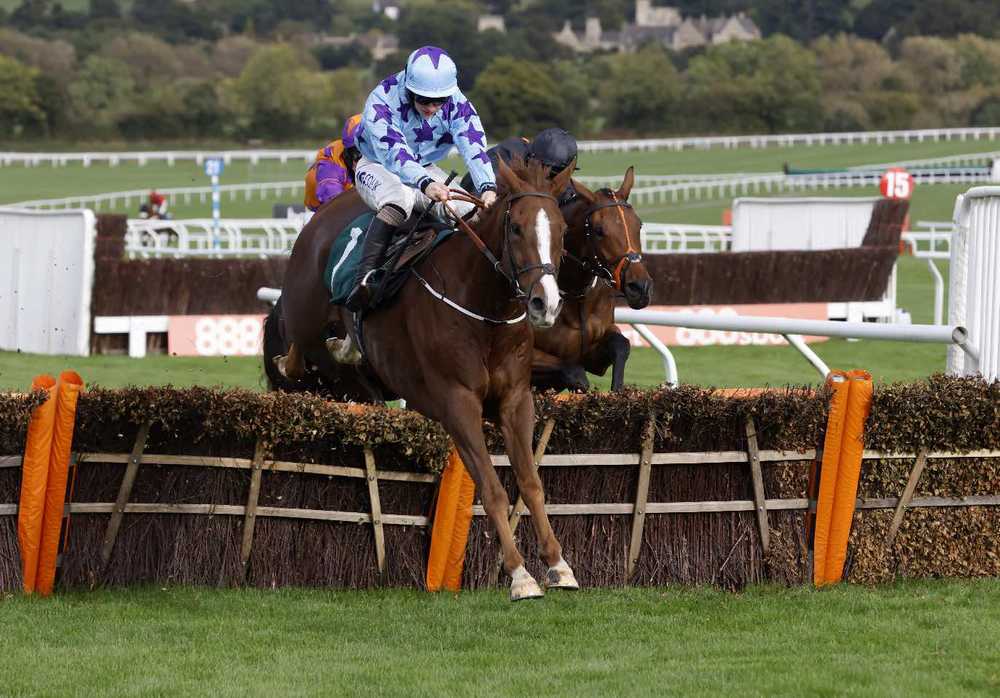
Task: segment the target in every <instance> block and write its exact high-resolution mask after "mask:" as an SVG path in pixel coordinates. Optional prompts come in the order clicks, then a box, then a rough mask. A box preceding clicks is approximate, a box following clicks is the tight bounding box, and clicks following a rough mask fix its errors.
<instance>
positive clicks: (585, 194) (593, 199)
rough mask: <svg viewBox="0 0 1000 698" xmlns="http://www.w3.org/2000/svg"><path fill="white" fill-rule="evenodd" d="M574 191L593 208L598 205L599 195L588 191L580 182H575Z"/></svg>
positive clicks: (575, 180)
mask: <svg viewBox="0 0 1000 698" xmlns="http://www.w3.org/2000/svg"><path fill="white" fill-rule="evenodd" d="M573 191H575V192H576V194H577V196H579V197H580V198H581V199H583V200H584V201H586V202H587V203H588V204H590V205H591V206H593V205H594V204H595V203H597V194H595V193H594V192H592V191H591V190H590V189H587V187H585V186H584V185H583V184H582V183H581V182H580V181H579V180H577V179H574V180H573Z"/></svg>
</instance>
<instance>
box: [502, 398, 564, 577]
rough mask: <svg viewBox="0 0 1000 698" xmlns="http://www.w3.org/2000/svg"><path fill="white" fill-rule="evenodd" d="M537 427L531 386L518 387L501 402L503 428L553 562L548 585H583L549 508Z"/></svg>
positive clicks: (543, 549) (547, 558) (545, 556)
mask: <svg viewBox="0 0 1000 698" xmlns="http://www.w3.org/2000/svg"><path fill="white" fill-rule="evenodd" d="M534 427H535V406H534V403H533V402H532V399H531V391H530V390H515V391H512V394H510V395H509V396H508V397H506V398H505V399H504V401H503V402H502V403H501V405H500V429H501V431H502V432H503V438H504V444H505V446H506V449H507V456H508V458H510V464H511V466H512V467H513V468H514V475H515V477H517V488H518V490H520V492H521V497H523V498H524V502H525V504H527V506H528V511H530V512H531V523H532V525H533V526H534V528H535V537H536V538H537V540H538V551H539V553H540V554H541V557H542V560H543V561H544V562H545V564H547V565H548V566H549V569H548V571H547V572H546V573H545V586H546V587H549V588H556V589H579V588H580V587H579V584H577V581H576V577H574V576H573V570H572V569H570V566H569V565H568V564H566V561H565V560H563V556H562V546H561V545H560V544H559V541H558V540H556V536H555V533H553V532H552V526H551V524H550V523H549V516H548V514H547V513H546V512H545V492H544V491H543V490H542V481H541V478H539V477H538V471H537V470H536V469H535V464H534V454H533V453H532V449H531V436H532V433H533V431H534Z"/></svg>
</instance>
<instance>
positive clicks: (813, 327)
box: [615, 190, 1000, 381]
mask: <svg viewBox="0 0 1000 698" xmlns="http://www.w3.org/2000/svg"><path fill="white" fill-rule="evenodd" d="M998 191H1000V190H998ZM997 298H998V296H997V295H994V296H993V302H992V305H993V306H994V308H996V307H997ZM615 322H619V323H627V324H630V325H633V326H634V325H636V324H642V325H666V326H669V327H688V328H691V329H702V330H720V331H725V332H765V333H770V334H780V335H784V336H785V337H786V338H788V339H789V343H790V344H791V345H792V346H793V347H795V348H796V349H797V350H798V351H799V352H800V353H802V355H803V356H804V357H805V358H806V359H807V360H808V361H809V363H810V364H812V365H813V367H815V368H816V370H817V371H819V372H820V373H821V374H823V375H825V374H826V372H828V369H827V368H826V365H825V364H823V362H822V361H821V360H820V359H819V357H818V356H815V354H814V353H813V352H812V351H811V350H810V349H808V347H806V345H805V343H804V342H801V341H799V340H800V337H801V336H802V335H816V336H820V337H848V338H854V339H881V340H890V341H896V342H933V343H940V344H948V345H949V362H950V354H951V352H952V351H955V352H957V353H963V352H964V354H965V355H967V360H970V361H978V359H977V358H976V357H978V356H979V346H980V345H977V344H976V343H975V342H974V341H973V340H972V338H971V336H970V334H969V333H968V332H967V331H966V329H965V328H964V327H961V326H956V325H890V324H885V323H876V322H831V321H829V320H803V319H799V318H782V317H763V316H759V317H758V316H754V317H751V316H747V315H730V316H723V315H707V314H699V313H693V312H667V311H662V310H632V309H631V308H615ZM796 335H798V337H796ZM803 348H805V351H803ZM658 350H659V349H658ZM660 351H661V353H662V350H660ZM668 352H669V350H668ZM663 359H664V361H665V362H666V361H667V360H668V359H667V356H666V355H664V356H663ZM671 360H672V359H671ZM950 371H951V369H950V364H949V372H950ZM676 379H677V378H676V374H675V375H673V376H670V375H669V374H668V380H673V381H676Z"/></svg>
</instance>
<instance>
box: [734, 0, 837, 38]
mask: <svg viewBox="0 0 1000 698" xmlns="http://www.w3.org/2000/svg"><path fill="white" fill-rule="evenodd" d="M753 17H754V19H755V20H756V21H757V24H758V25H759V26H760V30H761V33H763V34H764V36H770V35H772V34H784V35H786V36H790V37H792V38H794V39H797V40H799V41H811V40H813V39H815V38H816V37H818V36H822V35H824V34H837V33H840V32H844V31H847V30H849V29H850V28H851V22H852V20H853V15H852V12H851V8H850V3H848V2H844V0H756V1H755V2H754V10H753Z"/></svg>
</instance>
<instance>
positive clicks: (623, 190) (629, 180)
mask: <svg viewBox="0 0 1000 698" xmlns="http://www.w3.org/2000/svg"><path fill="white" fill-rule="evenodd" d="M633 184H635V167H634V166H632V165H629V168H628V169H627V170H625V179H623V180H622V185H621V186H620V187H618V191H617V192H616V193H617V194H618V198H619V199H622V200H627V199H628V195H629V194H631V193H632V185H633Z"/></svg>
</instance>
